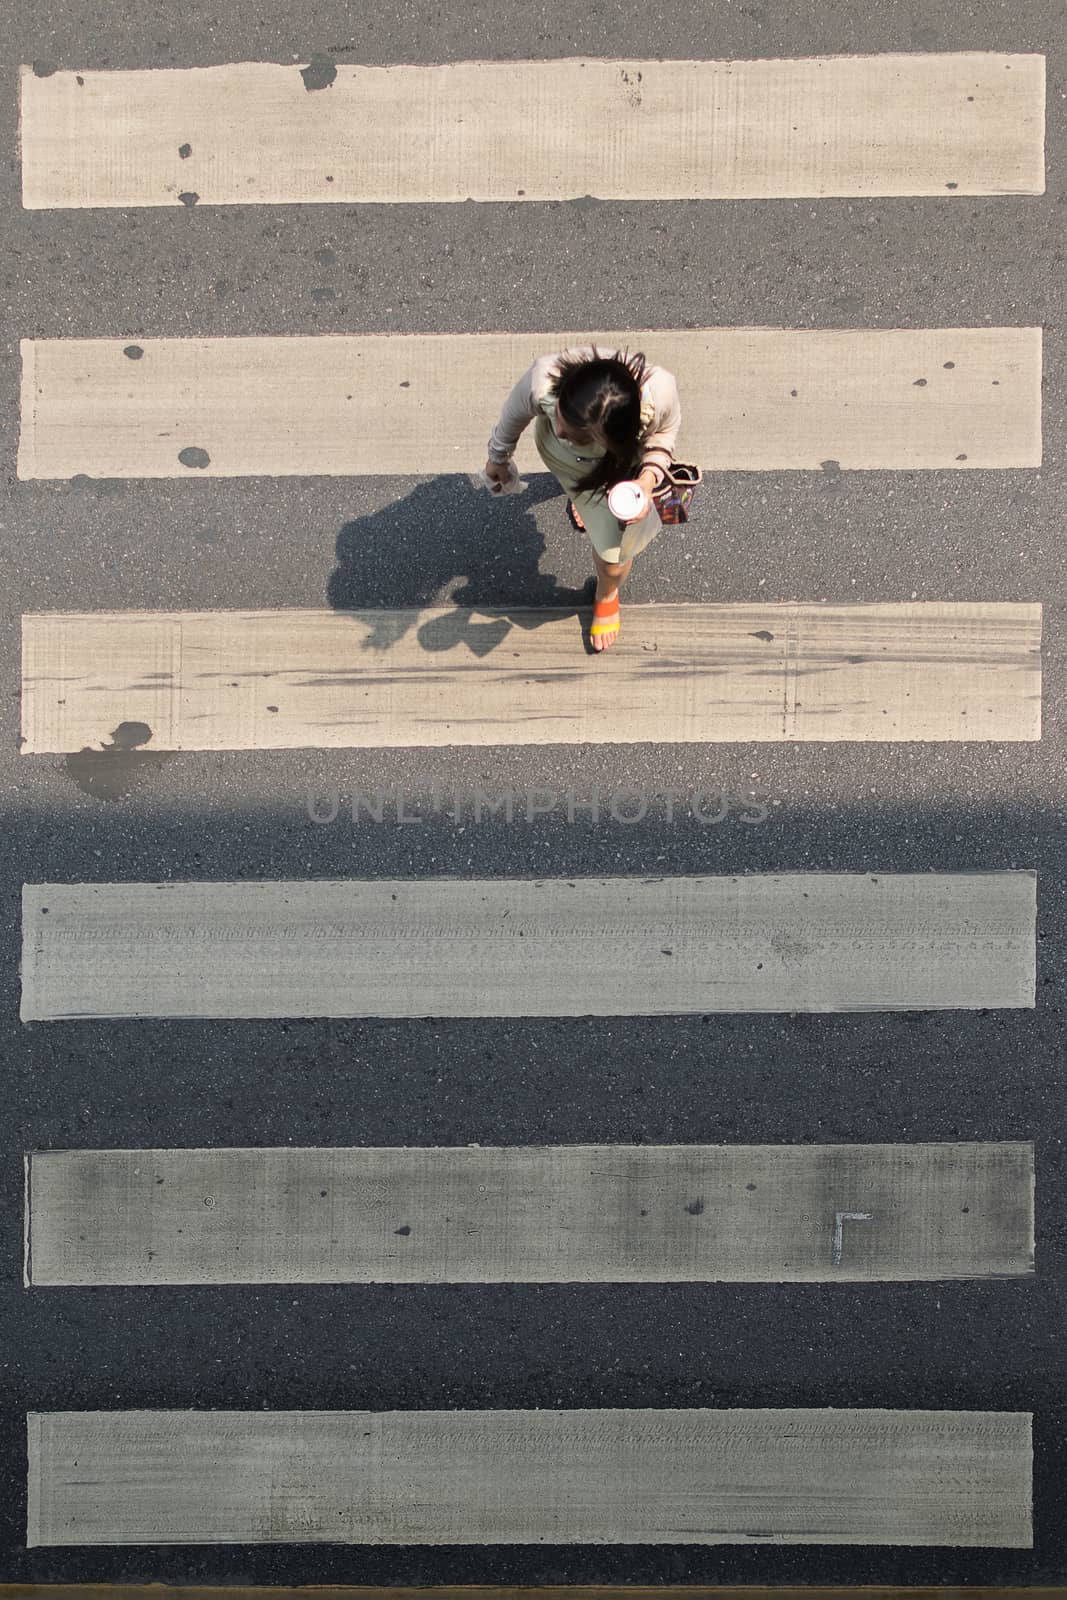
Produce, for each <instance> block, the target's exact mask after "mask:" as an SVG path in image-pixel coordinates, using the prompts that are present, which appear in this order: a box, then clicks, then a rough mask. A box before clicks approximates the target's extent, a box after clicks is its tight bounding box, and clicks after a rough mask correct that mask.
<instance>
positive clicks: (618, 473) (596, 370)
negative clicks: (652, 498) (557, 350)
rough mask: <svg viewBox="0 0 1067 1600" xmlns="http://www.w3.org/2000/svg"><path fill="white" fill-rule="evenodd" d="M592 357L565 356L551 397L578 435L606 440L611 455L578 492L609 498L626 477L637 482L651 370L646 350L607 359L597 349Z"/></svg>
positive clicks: (596, 465)
mask: <svg viewBox="0 0 1067 1600" xmlns="http://www.w3.org/2000/svg"><path fill="white" fill-rule="evenodd" d="M591 348H592V351H593V354H592V356H585V355H569V354H566V353H564V354H563V355H561V356H560V358H559V360H558V362H557V363H556V366H555V367H554V368H553V376H552V381H551V382H550V383H549V386H548V393H549V394H550V395H553V396H554V397H555V401H556V412H557V415H559V417H560V420H561V421H562V422H563V423H564V425H565V426H567V427H570V428H573V429H574V430H575V432H581V433H589V432H590V431H591V430H593V429H595V430H596V432H597V433H599V434H601V435H602V436H603V439H604V445H605V454H604V456H603V458H602V459H601V460H599V461H594V462H593V463H592V466H591V469H590V471H589V472H587V473H586V475H585V477H584V478H581V479H579V481H578V483H577V484H576V486H575V487H576V491H577V492H579V493H583V494H584V493H588V492H589V491H591V490H594V489H597V490H600V491H602V493H603V494H604V495H606V494H607V492H608V490H609V489H610V488H611V487H612V486H613V485H614V484H616V483H619V482H620V481H621V480H622V479H623V478H629V477H632V476H633V474H634V471H635V469H636V467H637V463H638V460H639V458H640V453H641V386H642V384H643V383H644V381H645V379H646V377H647V375H648V368H647V366H646V363H645V356H644V352H643V351H638V352H637V354H636V355H633V356H631V355H628V354H627V352H626V351H623V353H622V355H621V356H602V355H601V354H600V351H599V350H598V349H597V347H596V345H593V346H592V347H591Z"/></svg>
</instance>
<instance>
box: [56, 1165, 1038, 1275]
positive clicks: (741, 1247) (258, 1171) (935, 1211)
mask: <svg viewBox="0 0 1067 1600" xmlns="http://www.w3.org/2000/svg"><path fill="white" fill-rule="evenodd" d="M1033 1186H1034V1171H1033V1146H1032V1145H1030V1144H1022V1143H1018V1144H1008V1143H1005V1144H978V1143H973V1144H963V1143H946V1144H879V1145H861V1144H849V1145H843V1144H838V1145H795V1146H793V1145H727V1146H706V1145H660V1146H657V1145H642V1146H638V1147H633V1146H627V1145H568V1146H564V1147H551V1148H545V1147H532V1148H525V1147H512V1148H503V1149H500V1148H419V1149H410V1148H397V1149H378V1148H360V1149H343V1148H333V1147H331V1148H328V1149H291V1148H288V1147H282V1148H277V1149H211V1150H45V1151H35V1152H34V1153H32V1155H30V1156H29V1157H28V1165H27V1175H26V1211H27V1219H28V1226H27V1252H26V1284H27V1286H28V1287H29V1286H33V1287H35V1288H41V1287H57V1286H75V1285H78V1286H80V1285H89V1284H136V1285H149V1284H209V1283H210V1284H229V1283H674V1282H687V1283H712V1282H736V1283H804V1282H811V1283H814V1282H822V1281H833V1280H835V1279H842V1280H847V1281H858V1282H872V1281H888V1280H900V1281H903V1280H908V1279H932V1278H988V1277H1015V1276H1020V1275H1024V1274H1027V1273H1029V1272H1031V1271H1032V1270H1033V1251H1034V1238H1033Z"/></svg>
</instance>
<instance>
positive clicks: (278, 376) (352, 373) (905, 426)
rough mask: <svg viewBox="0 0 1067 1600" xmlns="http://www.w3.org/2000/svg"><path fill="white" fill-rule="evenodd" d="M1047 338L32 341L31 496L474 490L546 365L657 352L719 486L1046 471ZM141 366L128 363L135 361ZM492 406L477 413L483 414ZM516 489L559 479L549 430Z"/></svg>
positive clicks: (25, 419) (531, 451) (816, 333)
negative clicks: (96, 491) (121, 487)
mask: <svg viewBox="0 0 1067 1600" xmlns="http://www.w3.org/2000/svg"><path fill="white" fill-rule="evenodd" d="M1041 334H1042V330H1041V328H1039V327H1000V328H815V329H800V328H758V327H755V328H713V327H704V328H659V329H630V330H625V329H622V330H620V329H615V330H611V331H597V332H590V331H589V330H586V331H584V332H582V331H570V332H561V331H554V332H545V333H533V334H529V333H525V334H514V333H470V334H467V333H464V334H440V333H438V334H343V335H342V334H332V335H330V334H323V335H317V336H314V337H292V338H261V337H245V338H213V339H204V338H187V339H141V340H138V341H137V342H136V343H131V342H130V341H129V340H128V339H39V340H33V339H26V340H23V341H22V345H21V349H22V400H21V435H20V439H19V452H18V475H19V477H20V478H69V477H73V476H75V475H76V474H78V473H85V474H88V475H89V476H90V477H104V478H126V477H139V478H173V477H190V476H192V477H196V476H198V475H202V474H206V475H209V476H219V477H235V476H242V475H250V474H263V475H266V476H268V477H282V476H286V475H294V474H295V475H308V476H310V475H313V474H327V475H329V474H333V475H354V474H360V475H370V476H373V475H381V474H397V473H406V474H421V475H426V474H437V473H458V472H466V473H473V472H476V471H477V470H478V468H479V467H480V466H481V465H482V463H483V462H484V460H485V455H486V438H487V436H488V434H489V432H490V429H491V428H492V425H493V423H494V422H495V420H496V417H497V413H498V409H499V406H500V404H501V402H502V401H503V399H504V397H505V396H506V395H507V394H508V393H509V392H510V391H511V389H512V386H513V385H514V383H515V381H516V379H517V377H518V376H519V374H521V373H522V372H523V371H524V370H525V369H526V368H527V367H528V366H529V365H530V363H531V362H532V361H534V360H535V359H536V358H537V357H538V356H539V355H543V354H544V353H545V352H546V351H551V350H562V349H564V348H566V347H568V346H572V345H573V346H581V345H584V344H588V343H595V344H597V346H598V347H599V348H603V349H612V348H626V347H628V348H629V349H630V350H631V351H635V350H638V349H644V350H645V353H646V355H648V357H649V359H650V360H652V359H654V360H655V362H656V363H657V364H658V365H660V366H663V367H665V368H667V370H669V371H670V372H671V373H672V374H673V375H674V376H675V378H676V379H677V383H678V388H679V391H680V393H681V394H682V395H683V396H684V415H683V421H682V430H681V433H680V434H679V441H678V445H677V458H678V459H679V460H684V461H699V462H700V463H701V465H702V467H703V468H704V471H705V474H706V475H708V474H711V475H713V474H714V473H715V472H716V471H727V470H732V471H749V472H752V471H779V470H809V471H814V470H818V469H819V468H820V467H822V466H823V464H824V463H826V462H829V461H833V462H836V463H837V464H838V465H839V466H840V467H841V468H843V469H856V468H860V469H898V470H914V469H917V468H931V469H932V468H952V469H959V470H961V471H968V470H971V469H977V468H991V467H999V468H1004V467H1037V466H1040V465H1041ZM130 351H133V352H140V354H139V355H138V356H137V357H136V358H135V359H131V357H130V355H129V354H128V353H127V352H130ZM472 397H476V400H472ZM515 461H516V464H517V466H518V468H519V471H520V472H543V471H544V470H545V469H544V465H543V463H542V461H541V458H540V456H539V455H538V453H537V449H536V445H535V443H534V439H533V429H532V428H528V429H527V430H526V432H525V433H524V434H523V435H522V437H521V438H520V440H519V444H518V448H517V450H516V452H515Z"/></svg>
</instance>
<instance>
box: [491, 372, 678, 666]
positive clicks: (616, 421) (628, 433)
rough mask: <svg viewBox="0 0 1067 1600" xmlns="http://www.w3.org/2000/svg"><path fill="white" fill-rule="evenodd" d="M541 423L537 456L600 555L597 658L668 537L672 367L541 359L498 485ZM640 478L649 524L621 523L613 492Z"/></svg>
mask: <svg viewBox="0 0 1067 1600" xmlns="http://www.w3.org/2000/svg"><path fill="white" fill-rule="evenodd" d="M534 418H536V419H537V423H536V428H535V430H534V442H535V444H536V445H537V453H538V455H539V456H540V457H541V460H542V461H543V462H544V463H545V466H546V467H547V468H548V470H549V471H550V472H551V473H552V474H553V476H554V477H555V478H556V480H557V482H558V483H559V484H560V487H561V488H562V489H563V490H564V492H565V493H566V494H567V495H568V496H569V497H570V502H571V504H570V511H571V516H572V519H573V521H574V525H575V527H577V528H580V529H581V530H582V531H583V532H584V533H586V534H588V536H589V541H590V543H591V544H592V546H593V561H594V563H595V565H596V576H597V583H596V598H595V600H594V603H593V621H592V625H591V628H590V635H591V638H592V643H593V648H594V650H605V649H607V647H608V646H609V645H611V644H613V643H614V642H615V639H616V638H617V636H618V632H619V587H620V585H621V584H622V583H624V582H625V580H626V577H627V576H628V574H629V571H630V568H631V566H632V565H633V558H634V556H636V555H639V554H640V552H641V551H642V550H643V549H644V548H645V546H646V545H647V544H649V543H650V542H651V541H652V539H654V538H655V536H656V534H657V532H658V531H659V517H658V515H657V513H656V511H655V509H654V507H653V505H652V500H651V494H652V491H653V490H654V489H655V488H656V487H657V486H658V485H659V484H660V483H662V481H663V478H664V475H665V469H666V468H667V467H668V466H669V465H670V463H671V461H672V460H673V457H674V442H675V439H676V438H677V435H678V429H679V427H680V425H681V421H682V412H681V407H680V405H679V402H678V385H677V384H676V383H675V381H674V378H673V377H672V375H671V374H670V373H669V372H667V371H665V370H664V369H663V368H662V367H655V366H649V365H647V364H646V362H645V357H644V354H643V353H642V352H638V354H636V355H634V356H629V355H628V354H627V353H626V352H625V351H623V352H620V351H618V350H616V351H612V352H609V353H605V354H601V352H600V351H599V350H598V349H597V347H596V345H582V346H580V347H578V348H577V349H574V350H565V351H561V352H558V353H557V354H556V355H548V356H539V357H538V359H537V360H536V361H535V362H534V363H533V365H532V366H531V367H529V368H528V369H527V371H526V372H524V373H523V375H522V377H521V378H520V379H519V381H518V383H517V384H516V385H515V387H514V389H512V391H511V393H510V395H509V396H508V398H507V399H506V400H505V402H504V409H503V410H502V411H501V413H500V419H499V421H498V422H497V424H496V427H495V428H494V429H493V432H492V434H491V436H490V439H489V459H488V461H487V462H486V464H485V472H486V476H487V477H488V478H490V479H492V480H493V481H494V482H497V483H501V484H503V483H506V482H507V480H508V477H509V475H510V467H509V463H510V461H511V457H512V455H513V453H514V451H515V446H516V445H517V443H518V440H519V435H520V434H521V433H522V431H523V429H524V428H525V427H526V425H527V424H528V423H529V422H532V421H533V420H534ZM630 478H636V479H637V481H638V482H639V483H640V484H641V486H642V488H643V489H644V490H645V493H646V495H647V496H648V497H649V498H648V501H647V504H646V507H645V510H644V511H643V512H642V513H641V514H640V516H638V517H635V518H633V519H632V520H631V521H629V522H621V521H620V520H619V518H618V517H616V516H615V515H614V514H613V513H612V511H611V509H610V507H609V505H608V502H607V496H608V491H609V490H610V489H611V488H612V487H613V486H614V485H615V484H616V483H620V482H622V481H623V480H625V479H630Z"/></svg>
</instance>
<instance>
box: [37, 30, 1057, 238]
mask: <svg viewBox="0 0 1067 1600" xmlns="http://www.w3.org/2000/svg"><path fill="white" fill-rule="evenodd" d="M324 80H329V81H328V82H324ZM315 82H319V83H321V84H323V88H322V91H321V92H317V93H316V92H309V89H311V86H312V84H313V83H315ZM21 90H22V93H21V136H22V198H23V204H24V205H26V206H31V207H42V206H166V205H171V206H173V205H177V204H179V203H180V202H181V200H182V196H183V195H184V196H187V197H189V198H187V199H186V200H185V201H184V203H185V204H187V205H188V204H196V203H199V204H200V205H250V204H256V203H259V204H278V203H284V202H286V201H299V202H313V201H335V202H336V201H372V202H376V203H382V202H402V203H406V204H411V203H413V202H434V201H462V200H483V201H484V200H496V201H500V200H507V201H524V200H525V201H537V200H567V199H574V198H579V197H581V196H583V195H586V194H591V195H594V196H596V197H598V198H602V199H607V200H627V199H629V200H672V199H678V200H708V199H763V198H775V197H789V196H813V197H814V196H824V195H938V196H943V197H946V198H947V197H951V196H953V195H955V196H957V197H960V196H964V195H973V194H1042V193H1043V192H1044V187H1045V155H1044V137H1045V134H1044V119H1045V60H1044V57H1043V56H1041V55H1035V54H1025V55H1024V54H1006V53H1000V52H995V51H944V52H937V53H930V54H923V53H918V52H916V53H914V54H913V53H890V52H886V53H884V54H877V55H840V56H819V57H810V58H799V59H784V60H774V59H771V60H755V61H729V60H727V61H702V60H666V61H665V60H618V59H607V58H599V59H598V58H593V59H590V58H577V57H571V58H564V59H560V60H553V61H457V62H449V63H445V62H441V63H438V62H434V63H432V64H426V65H400V64H397V65H390V66H364V65H349V64H348V63H343V62H342V63H336V64H334V63H332V62H323V63H321V64H320V63H318V62H313V63H312V66H311V71H310V73H309V72H308V70H307V68H306V67H303V66H300V65H284V66H283V65H276V64H274V63H270V62H240V63H235V64H228V65H220V66H213V67H197V68H184V69H183V68H172V69H159V68H154V69H149V70H139V71H123V72H115V71H91V70H90V71H84V70H83V71H77V72H76V71H73V70H70V71H63V72H55V73H52V74H51V75H49V76H47V77H38V76H37V75H36V74H35V73H34V72H33V70H32V68H30V67H23V68H22V72H21ZM608 127H610V129H611V137H610V139H608V138H605V137H604V134H603V130H604V129H605V128H608ZM369 128H373V129H374V139H373V141H372V140H368V139H366V138H364V137H363V136H362V135H363V133H364V131H365V130H366V129H369ZM183 152H184V154H183ZM194 197H195V198H194Z"/></svg>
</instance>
